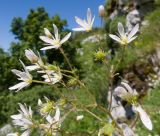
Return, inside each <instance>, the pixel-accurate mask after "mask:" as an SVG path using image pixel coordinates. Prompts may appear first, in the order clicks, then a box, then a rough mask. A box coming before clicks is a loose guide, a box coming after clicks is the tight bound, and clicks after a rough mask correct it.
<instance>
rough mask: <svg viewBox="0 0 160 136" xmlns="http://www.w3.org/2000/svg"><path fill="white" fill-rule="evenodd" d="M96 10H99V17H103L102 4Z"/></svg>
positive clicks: (103, 9)
mask: <svg viewBox="0 0 160 136" xmlns="http://www.w3.org/2000/svg"><path fill="white" fill-rule="evenodd" d="M98 11H99V16H100V17H104V16H105V8H104V6H103V5H100V6H99V8H98Z"/></svg>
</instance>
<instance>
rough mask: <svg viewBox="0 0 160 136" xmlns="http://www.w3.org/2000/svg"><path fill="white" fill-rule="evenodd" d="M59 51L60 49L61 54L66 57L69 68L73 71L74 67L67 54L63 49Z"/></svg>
mask: <svg viewBox="0 0 160 136" xmlns="http://www.w3.org/2000/svg"><path fill="white" fill-rule="evenodd" d="M59 49H60V52H61V53H62V55H63V56H64V58H65V60H66V62H67V63H68V66H69V67H70V69H71V70H72V71H73V68H72V66H71V63H70V61H69V59H68V58H67V56H66V54H65V53H64V50H63V48H61V47H60V48H59Z"/></svg>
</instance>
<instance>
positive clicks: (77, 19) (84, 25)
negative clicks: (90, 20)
mask: <svg viewBox="0 0 160 136" xmlns="http://www.w3.org/2000/svg"><path fill="white" fill-rule="evenodd" d="M75 20H76V22H77V24H79V25H80V26H82V27H83V28H86V27H87V25H86V23H85V21H84V20H82V19H80V18H78V17H75Z"/></svg>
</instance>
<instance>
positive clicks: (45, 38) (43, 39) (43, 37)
mask: <svg viewBox="0 0 160 136" xmlns="http://www.w3.org/2000/svg"><path fill="white" fill-rule="evenodd" d="M39 38H40V39H41V40H42V41H44V42H46V43H49V44H52V43H53V42H54V40H53V39H50V38H48V37H46V36H40V37H39Z"/></svg>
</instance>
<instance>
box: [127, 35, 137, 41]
mask: <svg viewBox="0 0 160 136" xmlns="http://www.w3.org/2000/svg"><path fill="white" fill-rule="evenodd" d="M136 38H137V36H134V37H132V38H130V39H129V40H128V42H129V43H130V42H132V41H133V40H134V39H136Z"/></svg>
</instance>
